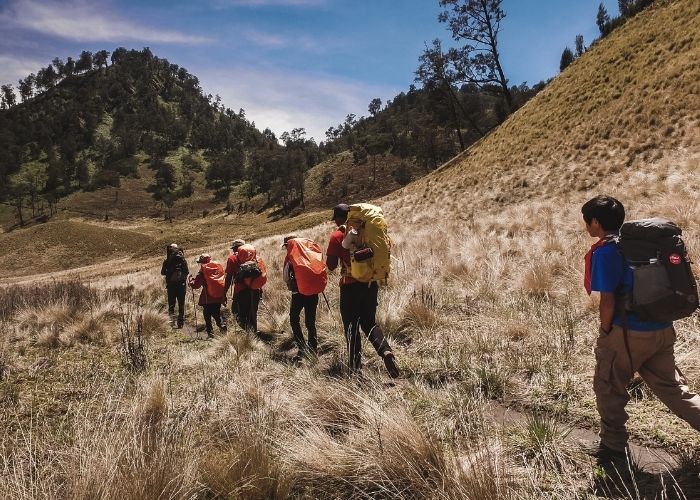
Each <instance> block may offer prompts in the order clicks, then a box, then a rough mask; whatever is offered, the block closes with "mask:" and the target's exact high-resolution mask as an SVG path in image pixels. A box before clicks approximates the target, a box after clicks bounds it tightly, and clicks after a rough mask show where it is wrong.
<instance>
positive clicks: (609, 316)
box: [599, 292, 615, 333]
mask: <svg viewBox="0 0 700 500" xmlns="http://www.w3.org/2000/svg"><path fill="white" fill-rule="evenodd" d="M599 311H600V329H601V330H602V331H604V332H605V333H608V332H610V330H611V329H612V322H613V316H614V314H615V294H614V293H612V292H601V293H600V306H599Z"/></svg>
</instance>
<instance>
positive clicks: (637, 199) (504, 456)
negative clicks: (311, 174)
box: [0, 1, 700, 499]
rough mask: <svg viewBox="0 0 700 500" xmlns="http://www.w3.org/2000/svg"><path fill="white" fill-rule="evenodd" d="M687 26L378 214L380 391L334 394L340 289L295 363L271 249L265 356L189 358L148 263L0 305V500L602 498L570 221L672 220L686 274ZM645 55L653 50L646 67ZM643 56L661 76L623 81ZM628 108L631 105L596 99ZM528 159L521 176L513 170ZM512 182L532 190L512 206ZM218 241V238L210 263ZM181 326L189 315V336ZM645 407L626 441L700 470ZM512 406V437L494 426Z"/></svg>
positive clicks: (368, 379) (587, 69) (692, 324)
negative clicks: (381, 240)
mask: <svg viewBox="0 0 700 500" xmlns="http://www.w3.org/2000/svg"><path fill="white" fill-rule="evenodd" d="M697 17H698V7H697V6H695V4H694V3H693V2H684V1H676V2H670V3H668V4H667V3H662V4H660V6H658V7H655V8H653V9H652V10H650V11H648V12H646V13H644V14H642V15H641V16H640V17H639V18H637V19H634V20H632V21H630V22H628V23H627V24H626V25H625V26H624V27H622V28H620V29H619V30H617V31H615V33H613V34H612V35H611V36H610V37H608V38H606V39H605V40H604V41H603V42H601V43H600V44H598V45H597V46H596V47H595V48H594V49H592V50H591V51H590V52H589V53H587V54H586V55H585V56H584V57H583V58H582V59H580V60H579V61H577V62H576V63H575V64H574V65H573V66H572V67H571V68H570V69H569V70H567V72H565V74H563V75H562V76H561V77H560V78H558V79H557V81H555V82H554V83H553V84H552V86H551V87H549V88H548V89H547V90H545V91H544V92H543V93H542V94H541V95H540V96H538V97H537V98H536V99H535V100H533V101H532V102H531V103H529V104H528V105H527V106H526V107H525V108H524V109H523V110H522V111H521V112H519V113H518V114H516V115H515V116H514V117H512V118H511V119H510V120H509V121H508V122H507V123H506V124H505V126H504V127H503V128H502V129H500V130H498V131H496V132H495V133H494V134H492V135H491V136H490V137H489V138H488V139H486V140H484V141H482V142H481V143H480V144H479V145H478V146H476V147H475V148H473V150H472V151H471V152H470V153H469V155H468V157H466V158H462V159H459V160H458V161H457V162H455V164H454V165H453V166H448V167H446V168H445V169H443V170H442V171H440V172H438V173H437V174H436V175H432V176H428V177H427V178H426V179H424V180H422V181H419V182H418V183H416V184H415V185H413V186H410V187H409V188H407V189H406V190H404V191H402V192H401V193H397V194H396V195H395V196H392V197H390V199H388V200H384V201H382V202H381V204H382V205H383V207H384V209H385V213H386V214H387V215H388V217H389V224H390V228H391V236H392V239H393V242H394V246H393V250H392V253H393V255H394V256H395V258H396V259H395V262H394V264H395V265H394V266H393V269H392V276H391V279H390V282H389V285H388V286H387V287H384V288H382V289H381V291H380V305H379V311H378V316H379V318H380V319H381V321H382V324H383V326H384V327H385V330H386V331H387V333H389V334H390V335H391V342H392V344H393V345H394V349H395V352H396V356H397V359H398V361H399V363H400V364H401V368H402V371H403V376H402V378H401V379H399V380H397V381H393V382H391V383H389V382H388V378H386V375H385V373H384V367H383V365H382V363H381V360H380V359H379V358H378V357H377V356H376V355H375V354H374V352H373V351H372V349H371V347H370V346H368V345H367V342H365V343H364V344H365V347H364V356H363V362H364V368H363V372H362V375H361V376H354V377H350V376H347V373H345V372H344V371H343V366H344V362H343V360H344V356H345V354H344V349H345V347H344V340H343V337H342V327H341V326H340V321H339V314H338V310H337V304H338V287H337V286H336V285H335V283H334V282H335V280H336V277H335V276H332V277H331V279H330V284H329V287H328V289H327V296H328V299H329V302H330V304H331V310H330V311H329V310H328V309H327V308H326V306H325V304H324V303H321V304H320V306H319V311H318V322H317V323H318V328H319V341H320V349H319V351H320V353H321V354H320V357H319V359H318V360H314V361H309V360H305V361H303V362H301V363H299V365H298V366H297V365H295V364H293V363H291V362H290V359H289V358H288V356H287V351H288V350H290V347H291V344H290V332H289V327H288V324H287V322H286V317H287V307H288V299H289V295H288V293H287V292H286V291H285V288H284V285H283V283H282V279H281V273H280V267H281V266H280V263H281V261H282V259H283V252H282V250H280V248H279V244H280V239H281V237H280V236H271V237H264V238H260V239H258V240H257V241H256V242H255V244H256V247H257V248H258V249H259V252H260V254H261V255H263V256H264V258H265V260H266V262H267V263H268V268H269V269H270V276H269V282H268V285H267V286H266V291H265V296H264V304H265V305H264V306H263V307H261V310H260V320H261V322H260V324H261V326H262V327H263V330H264V332H265V334H266V335H265V336H264V338H262V339H256V338H253V337H252V336H249V335H245V334H242V333H241V332H238V331H237V330H236V329H235V328H231V329H230V331H229V333H228V334H227V336H226V337H225V338H219V339H217V340H215V341H214V342H205V341H199V340H196V339H195V338H194V337H193V335H192V332H191V331H190V330H188V329H185V330H182V331H173V332H171V331H169V330H167V328H166V329H163V328H162V326H161V325H164V324H166V323H167V319H166V317H165V316H164V315H163V312H164V297H163V295H164V290H163V289H162V282H161V278H160V276H159V274H158V272H159V270H160V263H159V262H158V260H159V259H155V258H154V259H152V260H150V261H149V260H145V261H143V262H139V263H138V264H134V263H127V262H125V263H122V264H120V266H121V267H120V266H117V267H116V268H114V269H101V270H100V269H96V270H94V271H93V272H92V273H91V274H89V275H88V279H91V280H92V279H94V280H96V281H97V282H98V284H96V285H95V286H94V288H90V290H91V291H90V294H89V295H90V296H91V297H92V298H91V299H90V300H88V301H82V300H78V299H77V297H81V296H82V295H81V293H73V292H70V291H67V290H68V289H70V290H83V288H80V287H79V286H77V287H72V288H71V287H68V289H63V291H61V290H60V289H59V288H60V286H59V285H58V284H56V287H59V288H56V289H53V288H51V287H48V288H47V291H46V292H41V293H46V294H47V295H41V296H40V298H38V299H37V298H35V294H34V292H33V289H32V288H13V289H5V290H3V291H2V293H3V294H5V295H3V296H4V297H12V305H10V306H4V305H2V306H0V308H1V307H5V308H4V309H0V311H3V312H2V313H1V314H0V320H1V321H2V323H0V334H1V335H2V338H1V339H0V346H2V351H1V354H0V367H3V366H4V367H5V368H3V369H2V370H3V379H2V380H0V400H1V401H2V404H3V408H6V409H7V411H5V412H3V413H1V414H0V426H2V428H3V429H6V430H5V431H4V432H3V433H0V496H2V497H7V498H27V499H29V498H218V497H233V498H240V497H244V498H286V497H294V498H344V497H352V498H377V497H386V498H389V497H391V498H446V499H452V498H454V499H456V498H473V499H481V498H499V499H515V498H518V499H523V498H533V499H534V498H572V499H573V498H588V497H591V496H592V495H594V491H600V489H599V488H598V487H597V482H596V476H595V474H594V470H593V469H592V468H591V465H590V460H589V459H588V458H587V457H584V456H582V455H581V453H580V450H579V449H578V448H577V447H576V446H575V445H574V443H573V441H572V439H571V437H570V436H569V435H568V429H570V428H571V427H573V426H577V427H595V426H596V425H597V416H596V412H595V407H594V402H593V395H592V390H591V378H592V373H593V364H594V361H593V356H592V347H593V345H594V342H595V336H596V322H597V318H596V307H595V302H594V301H592V300H591V299H589V298H588V297H587V296H586V295H585V293H584V292H583V291H582V287H581V281H582V278H583V276H582V262H581V260H582V255H583V253H584V252H585V250H586V249H587V247H588V246H589V245H590V243H591V242H590V241H589V239H588V238H587V237H586V236H585V233H584V232H583V228H582V226H581V223H580V214H579V207H580V205H581V203H582V202H583V201H585V200H586V199H588V198H589V197H591V196H592V195H593V194H597V192H598V190H603V191H605V192H609V193H611V194H613V195H615V196H617V197H619V198H620V199H622V200H623V202H625V204H626V205H627V207H628V209H629V215H630V217H631V218H635V217H642V216H650V215H664V216H667V217H669V218H672V219H676V220H678V221H681V223H682V224H683V226H684V231H685V234H686V241H687V244H688V246H689V247H690V249H691V252H693V253H696V252H695V251H696V250H697V249H698V248H700V236H699V235H700V222H699V221H700V198H698V194H697V193H699V192H700V180H698V177H697V170H698V167H699V166H700V151H699V150H698V148H697V145H696V144H694V143H693V141H694V139H693V138H695V137H697V118H698V117H697V116H696V115H693V113H697V109H698V107H699V106H698V105H697V103H693V102H692V99H693V98H694V96H695V95H697V94H693V93H692V92H689V90H688V89H692V88H695V86H696V84H695V83H693V80H692V78H693V77H694V76H693V75H697V71H695V72H693V69H696V68H697V66H696V65H695V62H694V61H695V60H696V59H697V58H696V57H694V54H697V44H693V43H685V42H683V40H685V39H687V38H688V37H689V36H691V35H692V34H693V33H695V32H694V31H692V30H696V26H698V24H697V23H690V22H688V20H689V19H697ZM652 21H653V22H652ZM674 23H675V25H674ZM681 25H682V28H681V27H680V26H681ZM688 30H691V31H688ZM645 37H654V38H655V40H664V42H663V43H662V44H661V45H660V46H655V47H656V48H650V47H652V45H651V42H645V41H644V40H645V39H646V38H645ZM640 40H641V41H640ZM691 40H692V38H691ZM623 42H625V43H623ZM671 45H673V46H674V47H675V48H674V49H671ZM631 46H634V47H637V50H635V51H634V56H633V57H632V56H631V55H630V54H631V53H630V52H629V50H630V49H629V48H628V47H631ZM656 51H659V55H658V56H657V64H656V65H655V66H654V68H658V72H657V71H654V72H648V73H649V78H648V79H642V78H640V77H639V75H641V74H642V73H640V71H641V67H642V66H644V67H646V68H648V67H649V66H648V65H646V66H645V64H646V63H647V62H648V61H649V60H650V58H653V56H654V53H655V52H656ZM625 54H628V55H627V56H625ZM605 61H607V64H608V65H610V64H614V65H615V67H616V68H617V69H618V71H616V72H610V71H607V70H606V69H605V68H608V67H609V66H602V65H603V63H604V62H605ZM660 61H662V62H663V64H662V63H661V62H660ZM689 61H690V62H689ZM691 65H695V66H692V68H691ZM645 74H646V73H645ZM605 78H608V82H604V81H603V80H604V79H605ZM626 78H629V80H628V81H626ZM623 82H625V83H624V85H623V84H622V83H623ZM584 84H585V85H584ZM683 85H685V86H686V87H685V88H684V87H683ZM575 89H579V90H580V93H579V94H576V93H575V92H574V90H575ZM581 89H582V90H581ZM615 89H616V90H615ZM623 90H624V91H625V92H626V95H628V96H629V101H627V100H623V99H619V98H613V97H612V94H613V93H614V92H622V91H623ZM644 92H646V93H645V94H644ZM609 94H610V95H609ZM683 98H684V99H685V105H684V106H680V105H679V101H678V100H679V99H683ZM618 101H625V103H622V102H620V103H618ZM564 103H566V105H564ZM629 103H631V104H629ZM662 103H664V106H661V104H662ZM623 104H624V105H623ZM646 104H649V105H648V106H647V105H646ZM589 108H590V109H589ZM627 109H629V112H627V111H626V110H627ZM683 110H685V111H683ZM565 111H566V113H565ZM565 115H566V116H565ZM652 121H653V123H652ZM671 121H673V129H672V130H670V128H669V123H671ZM567 126H568V129H566V128H565V127H567ZM557 127H560V128H557ZM657 127H664V128H663V129H662V131H663V133H662V134H657ZM562 130H568V131H567V132H566V134H564V133H563V132H561V131H562ZM642 130H644V131H648V132H649V133H648V134H647V133H646V132H645V133H644V134H641V133H640V131H642ZM634 134H639V135H640V137H643V140H642V139H637V138H635V137H634ZM652 136H653V137H652ZM650 137H651V139H649V138H650ZM524 145H527V146H528V155H530V156H531V157H532V158H533V159H535V160H537V161H533V162H530V163H531V164H530V165H528V162H527V161H525V159H524V157H522V154H524V153H523V152H522V148H524ZM632 151H634V157H631V156H630V152H632ZM658 152H661V153H662V156H661V157H660V156H659V154H657V153H658ZM603 154H605V156H603ZM645 157H646V160H645V159H644V158H645ZM630 158H631V160H630ZM552 159H554V160H556V163H557V164H556V165H554V164H551V162H552V161H554V160H552ZM521 160H522V161H521ZM620 161H624V162H625V165H623V166H622V167H619V168H618V165H617V163H618V162H620ZM627 162H629V165H627ZM522 178H527V179H528V185H529V186H530V187H528V188H517V189H516V190H515V191H513V190H510V191H508V190H506V189H505V186H511V187H512V185H513V183H514V182H515V181H516V180H518V179H522ZM447 180H449V182H447ZM474 180H476V181H477V182H476V183H474V182H472V181H474ZM508 189H510V187H509V188H508ZM425 193H428V194H430V196H429V197H428V199H431V200H434V202H433V203H431V204H429V205H427V204H426V203H425V201H424V200H425V198H423V194H425ZM496 198H498V199H499V200H500V201H498V202H497V203H494V200H495V199H496ZM319 220H320V218H319V219H318V220H316V221H314V220H311V219H296V220H291V221H287V222H285V223H284V224H280V225H278V226H269V227H268V228H266V229H265V230H267V229H270V230H272V229H278V230H279V233H284V232H285V231H286V230H287V229H291V228H293V229H294V230H295V231H297V232H298V233H299V234H301V235H302V236H306V237H310V238H313V239H316V240H317V241H319V242H325V241H326V239H327V235H328V233H329V232H330V231H331V226H330V225H329V224H328V223H326V224H325V225H318V226H314V227H310V226H313V224H314V223H316V222H318V221H319ZM221 222H222V220H217V221H214V220H212V221H207V222H206V224H209V223H211V224H214V223H217V224H220V223H221ZM302 222H303V223H302ZM307 223H308V224H307ZM296 224H299V225H303V226H306V227H307V229H302V230H299V227H295V225H296ZM193 227H194V226H192V227H190V229H192V228H193ZM207 227H208V226H206V225H204V226H202V228H200V229H203V230H204V229H206V228H207ZM183 228H185V226H180V227H179V229H183ZM229 229H230V230H229ZM149 231H150V229H149ZM225 232H226V233H228V234H226V236H225V237H224V236H222V235H223V233H225ZM232 232H234V230H233V229H231V228H227V227H226V226H225V225H222V227H221V228H219V229H217V230H216V231H214V232H213V233H212V238H214V237H218V238H220V239H219V240H217V241H218V242H219V243H218V244H217V245H216V246H214V247H212V248H209V250H211V251H212V253H213V254H214V255H216V257H217V258H220V259H223V258H224V257H225V255H226V247H225V245H224V243H223V242H224V241H225V240H230V239H231V236H232V234H230V233H232ZM250 234H260V233H256V232H254V231H252V230H251V233H250ZM217 235H218V236H217ZM188 255H189V254H188ZM42 297H43V298H42ZM66 297H73V298H74V299H67V298H66ZM189 300H190V299H189V298H188V301H189ZM127 305H129V306H130V307H133V308H134V310H136V309H138V308H140V309H139V310H140V311H141V312H142V313H143V317H144V321H143V324H144V325H150V326H148V327H147V328H146V327H144V330H148V332H149V334H148V356H149V357H148V361H149V362H148V365H147V367H146V368H145V369H144V370H143V371H140V372H132V371H130V370H129V369H128V367H127V366H125V365H124V364H123V363H122V361H121V359H122V358H121V356H120V350H119V341H120V335H119V320H120V318H121V317H122V316H123V312H124V308H125V307H127ZM192 313H193V309H192V305H191V304H190V303H189V302H188V307H187V315H186V326H187V327H190V326H191V325H192V324H193V314H192ZM676 326H677V330H678V336H679V340H678V343H677V345H676V354H677V357H678V361H679V364H680V365H681V367H682V368H683V369H684V372H685V374H686V375H687V376H688V378H689V379H690V380H691V382H692V383H693V384H694V388H695V389H696V390H697V389H698V388H699V386H698V382H700V355H698V354H699V352H698V345H700V344H699V342H698V341H699V340H700V323H699V322H698V319H697V318H690V319H687V320H684V321H681V322H678V323H677V325H676ZM164 333H165V335H163V334H164ZM3 360H4V361H3ZM3 363H4V364H3ZM642 396H643V397H642V398H639V399H638V400H635V401H633V402H631V403H630V405H629V406H628V409H629V413H630V415H631V418H630V421H629V430H630V432H631V434H632V436H633V438H634V439H635V440H636V441H637V442H642V443H644V444H649V445H655V446H662V447H666V448H669V449H681V448H690V449H695V448H698V447H700V437H698V434H697V433H695V432H694V431H692V430H690V429H689V428H688V427H687V425H686V424H684V423H683V422H681V421H680V420H678V419H676V418H675V417H673V416H671V415H670V414H669V412H668V411H667V410H666V409H665V408H664V407H663V405H661V403H660V402H659V401H657V400H656V399H655V398H654V397H652V396H649V395H648V394H645V393H642ZM506 406H507V407H509V408H516V409H519V410H520V411H522V412H524V413H525V418H523V419H521V420H516V421H511V422H501V421H500V420H501V419H500V418H499V415H500V413H499V412H498V411H497V410H498V408H503V407H506ZM528 415H530V416H529V417H528ZM695 455H696V454H692V453H690V452H687V453H678V457H679V459H680V464H679V467H677V468H674V469H672V470H671V471H670V472H671V473H672V476H673V477H671V474H670V473H667V474H665V475H664V476H663V477H662V478H660V477H659V476H655V477H652V478H647V479H645V480H644V481H642V480H635V481H636V482H632V483H629V484H626V486H625V489H618V493H611V494H609V495H608V496H609V497H613V498H625V497H629V496H631V497H635V498H655V497H656V498H663V497H665V496H666V497H667V496H670V495H675V496H677V497H681V498H682V494H679V493H678V492H679V491H683V492H684V494H685V495H686V497H687V498H692V497H693V494H694V493H695V492H696V490H697V472H696V470H697V467H696V466H697V457H696V456H695ZM693 474H695V475H693ZM694 488H695V489H694ZM620 492H621V493H620Z"/></svg>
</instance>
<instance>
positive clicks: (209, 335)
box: [207, 332, 214, 340]
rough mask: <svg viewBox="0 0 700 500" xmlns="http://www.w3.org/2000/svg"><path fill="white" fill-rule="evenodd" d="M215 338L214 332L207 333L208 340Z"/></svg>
mask: <svg viewBox="0 0 700 500" xmlns="http://www.w3.org/2000/svg"><path fill="white" fill-rule="evenodd" d="M213 338H214V333H213V332H207V340H211V339H213Z"/></svg>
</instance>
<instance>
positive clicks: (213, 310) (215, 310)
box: [202, 304, 226, 333]
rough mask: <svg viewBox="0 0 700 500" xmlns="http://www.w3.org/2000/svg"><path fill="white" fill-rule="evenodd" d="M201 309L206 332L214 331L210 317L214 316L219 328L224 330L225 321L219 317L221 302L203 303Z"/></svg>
mask: <svg viewBox="0 0 700 500" xmlns="http://www.w3.org/2000/svg"><path fill="white" fill-rule="evenodd" d="M202 309H204V324H205V325H206V327H207V333H212V332H213V331H214V326H213V325H212V324H211V320H212V318H214V321H215V322H216V326H218V327H219V330H222V331H223V330H226V323H225V322H224V319H223V318H222V317H221V304H204V305H203V306H202Z"/></svg>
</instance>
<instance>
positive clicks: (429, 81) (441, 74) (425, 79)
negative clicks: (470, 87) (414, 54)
mask: <svg viewBox="0 0 700 500" xmlns="http://www.w3.org/2000/svg"><path fill="white" fill-rule="evenodd" d="M452 55H454V53H453V54H452ZM418 60H419V62H420V65H419V66H418V69H417V70H416V81H420V82H421V83H422V84H423V87H425V88H426V89H427V90H429V91H430V90H434V91H437V92H439V93H440V94H441V96H442V99H443V100H444V102H445V103H447V106H448V109H449V110H450V114H451V116H452V119H453V121H454V127H455V131H456V133H457V138H458V139H459V145H460V148H461V151H464V149H465V143H464V138H463V137H462V125H461V123H460V119H459V113H458V109H457V108H459V110H461V111H462V114H463V115H464V116H465V117H466V118H467V120H469V122H470V124H471V126H472V128H473V129H474V130H475V131H476V132H477V133H478V134H479V135H480V136H483V135H484V132H483V131H482V130H481V128H480V127H479V125H478V124H477V123H476V122H475V121H474V120H472V119H471V117H470V113H468V112H467V110H466V109H464V106H463V105H462V103H461V101H460V100H459V96H457V94H456V93H455V89H454V88H455V86H456V85H457V84H458V83H459V75H458V72H457V71H456V70H455V69H454V63H455V61H454V59H452V58H451V56H450V54H449V53H448V54H445V53H444V52H443V50H442V42H440V40H438V39H435V40H433V46H432V47H428V46H426V47H425V50H424V51H423V54H421V56H420V57H419V59H418Z"/></svg>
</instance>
